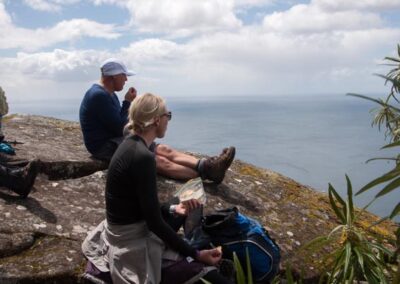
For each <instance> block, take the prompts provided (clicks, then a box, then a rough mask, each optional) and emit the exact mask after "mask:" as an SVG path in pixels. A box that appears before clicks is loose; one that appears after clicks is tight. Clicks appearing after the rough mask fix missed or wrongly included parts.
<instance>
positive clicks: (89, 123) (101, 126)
mask: <svg viewBox="0 0 400 284" xmlns="http://www.w3.org/2000/svg"><path fill="white" fill-rule="evenodd" d="M130 104H131V103H130V102H129V101H123V102H122V107H121V105H120V102H119V99H118V97H117V95H116V94H115V93H114V94H112V95H110V93H108V92H107V91H106V90H105V89H104V88H103V87H102V86H100V85H98V84H94V85H93V86H92V87H91V88H90V89H89V90H88V91H87V92H86V94H85V96H84V98H83V100H82V103H81V107H80V109H79V121H80V124H81V128H82V133H83V140H84V142H85V146H86V148H87V150H88V151H89V152H90V153H91V154H95V153H96V152H98V151H99V150H100V149H101V147H102V146H103V145H104V144H105V143H106V142H107V140H109V139H111V138H116V137H122V131H123V129H124V126H125V124H126V123H127V122H128V109H129V106H130Z"/></svg>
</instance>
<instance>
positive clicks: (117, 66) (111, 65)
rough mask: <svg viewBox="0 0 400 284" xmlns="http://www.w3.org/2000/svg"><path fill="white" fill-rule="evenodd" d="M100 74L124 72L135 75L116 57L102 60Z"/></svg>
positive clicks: (108, 74)
mask: <svg viewBox="0 0 400 284" xmlns="http://www.w3.org/2000/svg"><path fill="white" fill-rule="evenodd" d="M100 69H101V74H102V75H103V76H114V75H118V74H125V75H126V76H132V75H135V73H134V72H132V71H130V70H128V68H126V66H125V64H124V63H123V62H122V61H121V60H118V59H116V58H109V59H107V60H106V61H104V62H103V63H102V64H101V66H100Z"/></svg>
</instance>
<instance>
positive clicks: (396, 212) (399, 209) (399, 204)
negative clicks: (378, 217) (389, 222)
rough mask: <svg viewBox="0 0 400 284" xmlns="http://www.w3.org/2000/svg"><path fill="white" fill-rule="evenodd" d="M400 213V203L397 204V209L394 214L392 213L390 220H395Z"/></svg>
mask: <svg viewBox="0 0 400 284" xmlns="http://www.w3.org/2000/svg"><path fill="white" fill-rule="evenodd" d="M399 213H400V202H399V203H397V205H396V207H395V208H394V209H393V211H392V213H390V216H389V218H390V219H393V218H394V217H396V216H397V215H399Z"/></svg>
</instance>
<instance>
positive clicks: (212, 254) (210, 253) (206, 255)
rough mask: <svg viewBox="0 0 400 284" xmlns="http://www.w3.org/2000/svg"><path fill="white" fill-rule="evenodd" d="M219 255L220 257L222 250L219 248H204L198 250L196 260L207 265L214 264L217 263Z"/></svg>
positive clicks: (219, 258)
mask: <svg viewBox="0 0 400 284" xmlns="http://www.w3.org/2000/svg"><path fill="white" fill-rule="evenodd" d="M221 257H222V252H221V250H220V249H218V248H214V249H205V250H201V251H200V253H199V255H198V257H197V259H196V260H197V261H200V262H202V263H205V264H208V265H214V266H215V265H217V264H218V262H220V260H221Z"/></svg>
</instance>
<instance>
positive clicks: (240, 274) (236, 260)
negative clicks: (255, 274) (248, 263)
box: [233, 252, 246, 284]
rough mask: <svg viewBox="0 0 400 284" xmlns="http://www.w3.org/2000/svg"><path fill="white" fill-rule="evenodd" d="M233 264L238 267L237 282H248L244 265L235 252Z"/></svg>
mask: <svg viewBox="0 0 400 284" xmlns="http://www.w3.org/2000/svg"><path fill="white" fill-rule="evenodd" d="M233 264H234V265H235V269H236V281H237V284H246V279H245V276H244V272H243V268H242V265H241V264H240V261H239V258H238V257H237V255H236V253H235V252H233Z"/></svg>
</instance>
